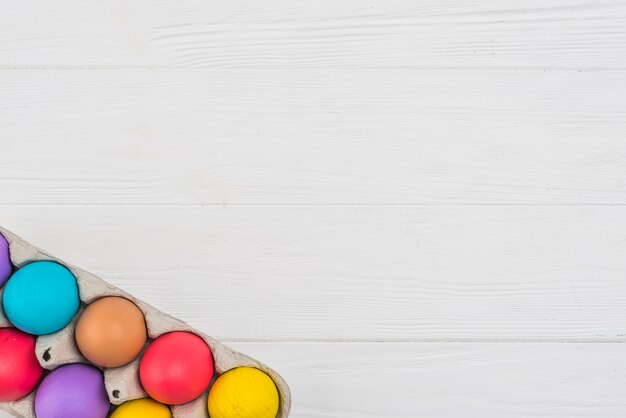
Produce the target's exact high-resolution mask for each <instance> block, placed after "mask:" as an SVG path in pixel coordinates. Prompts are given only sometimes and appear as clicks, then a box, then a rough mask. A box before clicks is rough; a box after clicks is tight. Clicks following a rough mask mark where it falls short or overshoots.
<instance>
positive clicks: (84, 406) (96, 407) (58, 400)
mask: <svg viewBox="0 0 626 418" xmlns="http://www.w3.org/2000/svg"><path fill="white" fill-rule="evenodd" d="M110 406H111V405H110V404H109V398H108V397H107V392H106V390H105V387H104V377H103V375H102V372H101V371H100V370H98V369H96V368H95V367H93V366H89V365H86V364H78V363H75V364H68V365H65V366H61V367H59V368H58V369H56V370H54V371H53V372H52V373H50V374H49V375H48V376H46V377H45V378H44V379H43V381H42V382H41V385H40V386H39V388H38V389H37V393H36V394H35V415H36V416H37V418H61V417H63V418H106V417H107V415H108V414H109V409H110Z"/></svg>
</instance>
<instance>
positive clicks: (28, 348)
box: [0, 328, 43, 402]
mask: <svg viewBox="0 0 626 418" xmlns="http://www.w3.org/2000/svg"><path fill="white" fill-rule="evenodd" d="M42 375H43V368H42V367H41V366H40V365H39V362H38V361H37V356H36V355H35V337H34V336H32V335H28V334H26V333H24V332H22V331H20V330H18V329H15V328H2V329H0V402H9V401H16V400H18V399H21V398H23V397H24V396H26V395H28V394H29V393H30V392H31V391H32V390H33V389H34V388H35V385H36V384H37V382H39V379H41V376H42Z"/></svg>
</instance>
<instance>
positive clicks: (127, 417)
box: [111, 398, 172, 418]
mask: <svg viewBox="0 0 626 418" xmlns="http://www.w3.org/2000/svg"><path fill="white" fill-rule="evenodd" d="M111 418H172V412H171V411H170V409H169V408H168V407H167V406H165V405H163V404H162V403H159V402H157V401H155V400H154V399H150V398H144V399H135V400H134V401H128V402H125V403H123V404H122V405H121V406H120V407H118V408H117V409H116V410H115V411H114V412H113V414H112V415H111Z"/></svg>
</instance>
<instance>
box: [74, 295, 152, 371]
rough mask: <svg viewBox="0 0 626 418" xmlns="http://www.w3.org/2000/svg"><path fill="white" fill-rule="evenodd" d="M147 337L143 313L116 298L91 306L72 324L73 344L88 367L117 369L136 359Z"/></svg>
mask: <svg viewBox="0 0 626 418" xmlns="http://www.w3.org/2000/svg"><path fill="white" fill-rule="evenodd" d="M147 337H148V333H147V331H146V321H145V319H144V316H143V313H142V312H141V310H140V309H139V308H138V307H137V305H135V304H134V303H133V302H131V301H129V300H128V299H124V298H121V297H117V296H112V297H105V298H102V299H98V300H96V301H95V302H92V303H91V304H90V305H89V306H87V308H86V309H85V311H84V312H83V313H82V314H81V316H80V318H79V319H78V322H77V324H76V344H77V345H78V348H79V349H80V352H81V353H82V354H83V355H84V356H85V357H86V358H87V360H89V361H91V362H92V363H94V364H96V365H98V366H102V367H119V366H123V365H125V364H128V363H130V362H131V361H133V360H134V359H135V357H137V356H138V355H139V353H140V352H141V350H142V349H143V346H144V345H145V343H146V339H147Z"/></svg>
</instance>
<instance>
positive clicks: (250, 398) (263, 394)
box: [208, 367, 280, 418]
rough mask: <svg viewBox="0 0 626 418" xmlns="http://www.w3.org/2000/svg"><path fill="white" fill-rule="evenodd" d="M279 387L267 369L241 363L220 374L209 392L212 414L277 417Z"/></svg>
mask: <svg viewBox="0 0 626 418" xmlns="http://www.w3.org/2000/svg"><path fill="white" fill-rule="evenodd" d="M279 399H280V398H279V396H278V389H276V384H275V383H274V381H273V380H272V379H271V378H270V377H269V376H268V375H267V374H265V373H264V372H262V371H261V370H259V369H255V368H253V367H238V368H236V369H232V370H229V371H227V372H226V373H224V374H223V375H221V376H220V377H218V378H217V380H216V381H215V382H214V383H213V386H212V387H211V391H210V392H209V400H208V408H209V415H210V416H211V418H276V414H277V413H278V405H279Z"/></svg>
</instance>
